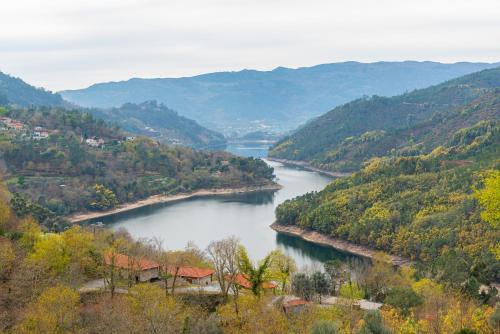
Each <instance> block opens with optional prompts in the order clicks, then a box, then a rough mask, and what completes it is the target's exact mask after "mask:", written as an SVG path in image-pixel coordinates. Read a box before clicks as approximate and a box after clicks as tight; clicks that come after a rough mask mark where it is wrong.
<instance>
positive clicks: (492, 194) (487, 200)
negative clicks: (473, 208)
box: [475, 170, 500, 228]
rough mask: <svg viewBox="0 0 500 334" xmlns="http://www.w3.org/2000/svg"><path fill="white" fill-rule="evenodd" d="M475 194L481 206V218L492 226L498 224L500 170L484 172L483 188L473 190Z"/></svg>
mask: <svg viewBox="0 0 500 334" xmlns="http://www.w3.org/2000/svg"><path fill="white" fill-rule="evenodd" d="M475 196H476V198H477V199H478V201H479V203H480V204H481V206H482V207H483V212H481V218H482V219H483V220H484V221H485V222H488V223H489V224H491V226H493V227H494V228H498V227H499V226H500V171H498V170H493V171H489V172H488V173H487V174H486V177H485V179H484V188H483V189H480V190H475Z"/></svg>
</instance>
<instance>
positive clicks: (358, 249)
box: [271, 223, 412, 267]
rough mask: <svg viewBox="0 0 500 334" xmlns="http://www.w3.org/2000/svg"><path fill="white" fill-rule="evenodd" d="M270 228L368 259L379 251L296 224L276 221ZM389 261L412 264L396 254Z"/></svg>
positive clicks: (401, 265) (390, 256)
mask: <svg viewBox="0 0 500 334" xmlns="http://www.w3.org/2000/svg"><path fill="white" fill-rule="evenodd" d="M271 228H272V229H273V230H275V231H276V232H278V233H283V234H287V235H291V236H294V237H299V238H301V239H303V240H306V241H309V242H312V243H315V244H318V245H322V246H329V247H333V248H335V249H337V250H339V251H342V252H346V253H350V254H354V255H358V256H362V257H366V258H369V259H373V258H374V257H375V255H376V254H377V253H380V251H377V250H376V249H373V248H370V247H367V246H361V245H357V244H354V243H352V242H349V241H345V240H341V239H335V238H332V237H329V236H326V235H324V234H321V233H319V232H315V231H310V230H305V229H302V228H300V227H297V226H291V225H281V224H277V223H273V224H272V225H271ZM388 257H389V259H390V262H391V263H392V264H394V265H396V266H400V267H407V266H410V265H411V264H412V261H411V260H409V259H406V258H403V257H400V256H396V255H388Z"/></svg>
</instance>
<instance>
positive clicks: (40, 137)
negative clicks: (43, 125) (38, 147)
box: [33, 131, 49, 140]
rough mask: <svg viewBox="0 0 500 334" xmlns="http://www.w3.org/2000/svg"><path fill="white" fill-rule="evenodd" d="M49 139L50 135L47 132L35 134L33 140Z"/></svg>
mask: <svg viewBox="0 0 500 334" xmlns="http://www.w3.org/2000/svg"><path fill="white" fill-rule="evenodd" d="M48 137H49V133H48V132H47V131H35V132H33V139H35V140H39V139H47V138H48Z"/></svg>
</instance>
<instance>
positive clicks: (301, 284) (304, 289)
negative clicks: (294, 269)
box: [292, 273, 314, 301]
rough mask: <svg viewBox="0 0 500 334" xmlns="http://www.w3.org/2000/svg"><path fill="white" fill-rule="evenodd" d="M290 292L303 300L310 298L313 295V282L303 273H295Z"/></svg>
mask: <svg viewBox="0 0 500 334" xmlns="http://www.w3.org/2000/svg"><path fill="white" fill-rule="evenodd" d="M292 292H293V293H294V294H295V295H297V296H299V297H301V298H304V299H305V300H308V301H309V300H311V299H312V297H313V295H314V284H313V282H312V280H311V278H310V277H309V276H308V275H306V274H304V273H298V274H295V276H293V279H292Z"/></svg>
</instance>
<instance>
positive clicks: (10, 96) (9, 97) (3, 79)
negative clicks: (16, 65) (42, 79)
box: [0, 72, 69, 107]
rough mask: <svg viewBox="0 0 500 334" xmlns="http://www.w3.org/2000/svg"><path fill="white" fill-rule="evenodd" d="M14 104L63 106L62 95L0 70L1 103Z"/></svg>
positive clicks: (65, 103) (64, 103)
mask: <svg viewBox="0 0 500 334" xmlns="http://www.w3.org/2000/svg"><path fill="white" fill-rule="evenodd" d="M7 104H13V105H17V106H21V107H29V106H63V105H68V104H69V103H67V102H65V101H64V100H63V99H62V97H61V95H59V94H53V93H51V92H49V91H46V90H44V89H43V88H35V87H33V86H31V85H29V84H27V83H26V82H24V81H23V80H21V79H19V78H14V77H12V76H10V75H7V74H4V73H2V72H0V105H7Z"/></svg>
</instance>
